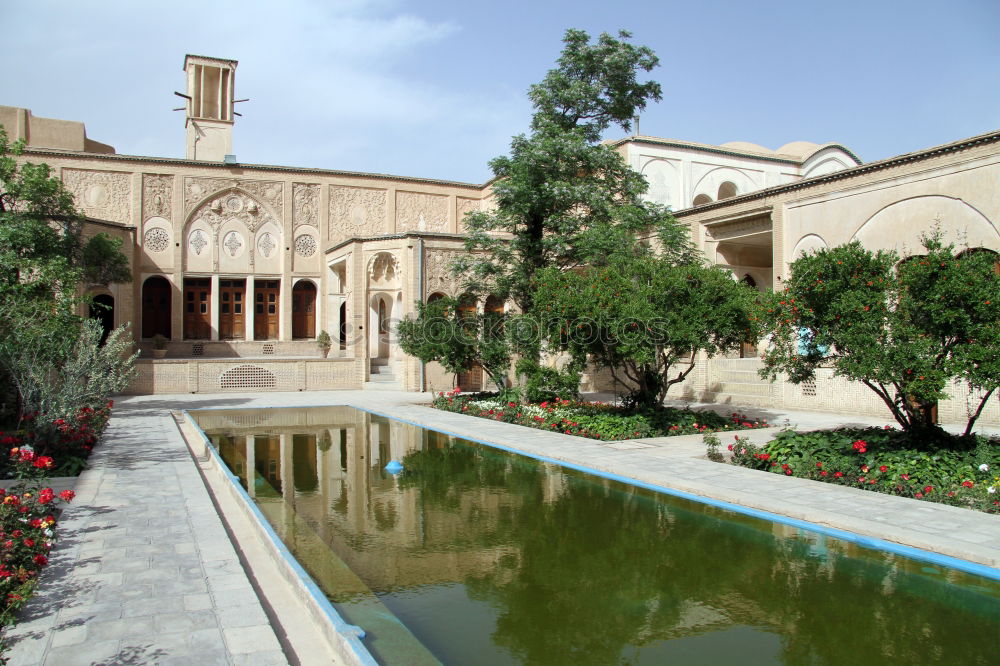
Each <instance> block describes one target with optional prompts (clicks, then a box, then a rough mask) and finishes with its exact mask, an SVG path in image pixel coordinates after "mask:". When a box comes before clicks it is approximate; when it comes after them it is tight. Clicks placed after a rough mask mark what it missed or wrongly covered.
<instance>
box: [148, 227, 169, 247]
mask: <svg viewBox="0 0 1000 666" xmlns="http://www.w3.org/2000/svg"><path fill="white" fill-rule="evenodd" d="M142 246H143V247H144V248H146V250H147V251H148V252H163V251H165V250H166V249H167V248H168V247H170V234H168V233H167V231H166V229H162V228H160V227H154V228H153V229H149V230H147V231H146V233H145V234H143V236H142Z"/></svg>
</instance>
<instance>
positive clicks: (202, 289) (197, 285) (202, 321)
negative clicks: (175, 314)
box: [184, 278, 212, 340]
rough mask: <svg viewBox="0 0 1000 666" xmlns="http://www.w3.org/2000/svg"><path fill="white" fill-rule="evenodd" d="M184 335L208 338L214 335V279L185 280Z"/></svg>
mask: <svg viewBox="0 0 1000 666" xmlns="http://www.w3.org/2000/svg"><path fill="white" fill-rule="evenodd" d="M184 337H185V338H186V339H188V340H208V339H209V338H210V337H212V280H211V279H209V278H187V279H185V280H184Z"/></svg>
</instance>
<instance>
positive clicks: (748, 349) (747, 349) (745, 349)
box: [740, 273, 757, 358]
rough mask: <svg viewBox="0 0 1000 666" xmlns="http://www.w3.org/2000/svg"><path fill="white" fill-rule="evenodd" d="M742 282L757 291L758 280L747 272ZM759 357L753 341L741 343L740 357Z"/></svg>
mask: <svg viewBox="0 0 1000 666" xmlns="http://www.w3.org/2000/svg"><path fill="white" fill-rule="evenodd" d="M740 282H741V283H743V284H745V285H746V286H748V287H750V288H751V289H753V290H754V291H757V281H756V280H754V279H753V276H752V275H750V274H749V273H747V274H746V275H744V276H743V279H742V280H740ZM756 357H757V345H755V344H753V343H751V342H741V343H740V358H756Z"/></svg>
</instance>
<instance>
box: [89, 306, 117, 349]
mask: <svg viewBox="0 0 1000 666" xmlns="http://www.w3.org/2000/svg"><path fill="white" fill-rule="evenodd" d="M90 318H91V319H96V320H97V321H98V322H99V323H100V324H101V343H100V344H101V345H102V346H103V345H104V343H105V342H107V339H108V334H110V333H111V331H112V329H114V327H115V299H114V297H113V296H112V295H111V294H98V295H97V296H94V300H93V301H92V302H91V305H90Z"/></svg>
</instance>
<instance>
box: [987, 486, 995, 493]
mask: <svg viewBox="0 0 1000 666" xmlns="http://www.w3.org/2000/svg"><path fill="white" fill-rule="evenodd" d="M996 491H997V487H996V486H990V487H989V488H987V489H986V492H988V493H989V494H990V495H992V494H993V493H995V492H996Z"/></svg>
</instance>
